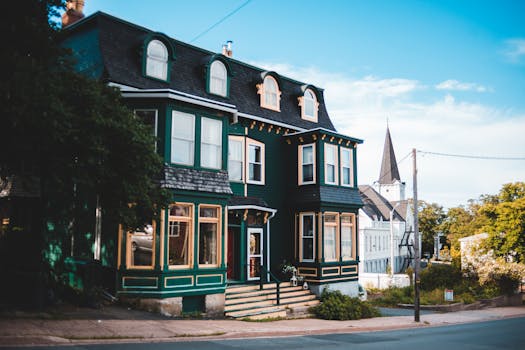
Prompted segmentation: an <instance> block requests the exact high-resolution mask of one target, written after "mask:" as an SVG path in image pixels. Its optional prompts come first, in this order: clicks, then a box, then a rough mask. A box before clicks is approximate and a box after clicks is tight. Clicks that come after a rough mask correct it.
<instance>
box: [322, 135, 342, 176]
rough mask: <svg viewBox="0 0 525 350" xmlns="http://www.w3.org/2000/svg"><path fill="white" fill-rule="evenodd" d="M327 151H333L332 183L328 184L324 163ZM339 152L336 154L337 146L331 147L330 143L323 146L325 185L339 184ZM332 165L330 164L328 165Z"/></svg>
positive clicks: (326, 165) (325, 164) (326, 167)
mask: <svg viewBox="0 0 525 350" xmlns="http://www.w3.org/2000/svg"><path fill="white" fill-rule="evenodd" d="M328 149H333V150H334V158H335V159H334V164H333V166H334V180H335V181H334V182H330V181H328V171H327V169H328V163H327V161H326V158H327V157H326V154H327V151H328ZM338 153H339V152H337V146H336V145H332V144H330V143H325V144H324V183H325V184H327V185H337V184H338V183H339V164H338V163H339V154H338ZM330 165H332V164H330Z"/></svg>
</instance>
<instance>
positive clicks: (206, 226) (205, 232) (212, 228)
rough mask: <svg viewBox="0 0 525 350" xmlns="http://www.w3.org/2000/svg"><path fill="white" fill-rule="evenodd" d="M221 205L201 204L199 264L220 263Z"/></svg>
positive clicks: (214, 264)
mask: <svg viewBox="0 0 525 350" xmlns="http://www.w3.org/2000/svg"><path fill="white" fill-rule="evenodd" d="M220 222H221V207H220V206H216V205H201V206H199V265H213V266H217V265H219V263H220V262H219V257H220V249H219V248H220V236H221V225H220Z"/></svg>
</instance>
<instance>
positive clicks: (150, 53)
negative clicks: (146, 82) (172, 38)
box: [146, 39, 168, 80]
mask: <svg viewBox="0 0 525 350" xmlns="http://www.w3.org/2000/svg"><path fill="white" fill-rule="evenodd" d="M146 53H147V57H146V75H147V76H149V77H152V78H157V79H161V80H168V49H167V48H166V45H164V44H163V43H162V41H160V40H156V39H155V40H151V41H150V42H149V44H148V47H147V50H146Z"/></svg>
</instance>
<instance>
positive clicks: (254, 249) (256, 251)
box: [247, 228, 263, 280]
mask: <svg viewBox="0 0 525 350" xmlns="http://www.w3.org/2000/svg"><path fill="white" fill-rule="evenodd" d="M262 237H263V229H262V228H249V229H248V249H247V250H248V259H247V260H248V264H247V265H248V266H247V267H248V271H247V276H248V280H258V279H260V278H261V265H262V262H263V261H262V248H263V245H262Z"/></svg>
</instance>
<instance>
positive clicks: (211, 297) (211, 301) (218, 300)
mask: <svg viewBox="0 0 525 350" xmlns="http://www.w3.org/2000/svg"><path fill="white" fill-rule="evenodd" d="M225 299H226V296H225V294H222V293H221V294H207V295H206V297H205V300H204V303H205V304H204V305H205V308H206V309H205V310H206V315H207V316H209V317H214V318H216V317H223V316H224V303H225Z"/></svg>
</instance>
